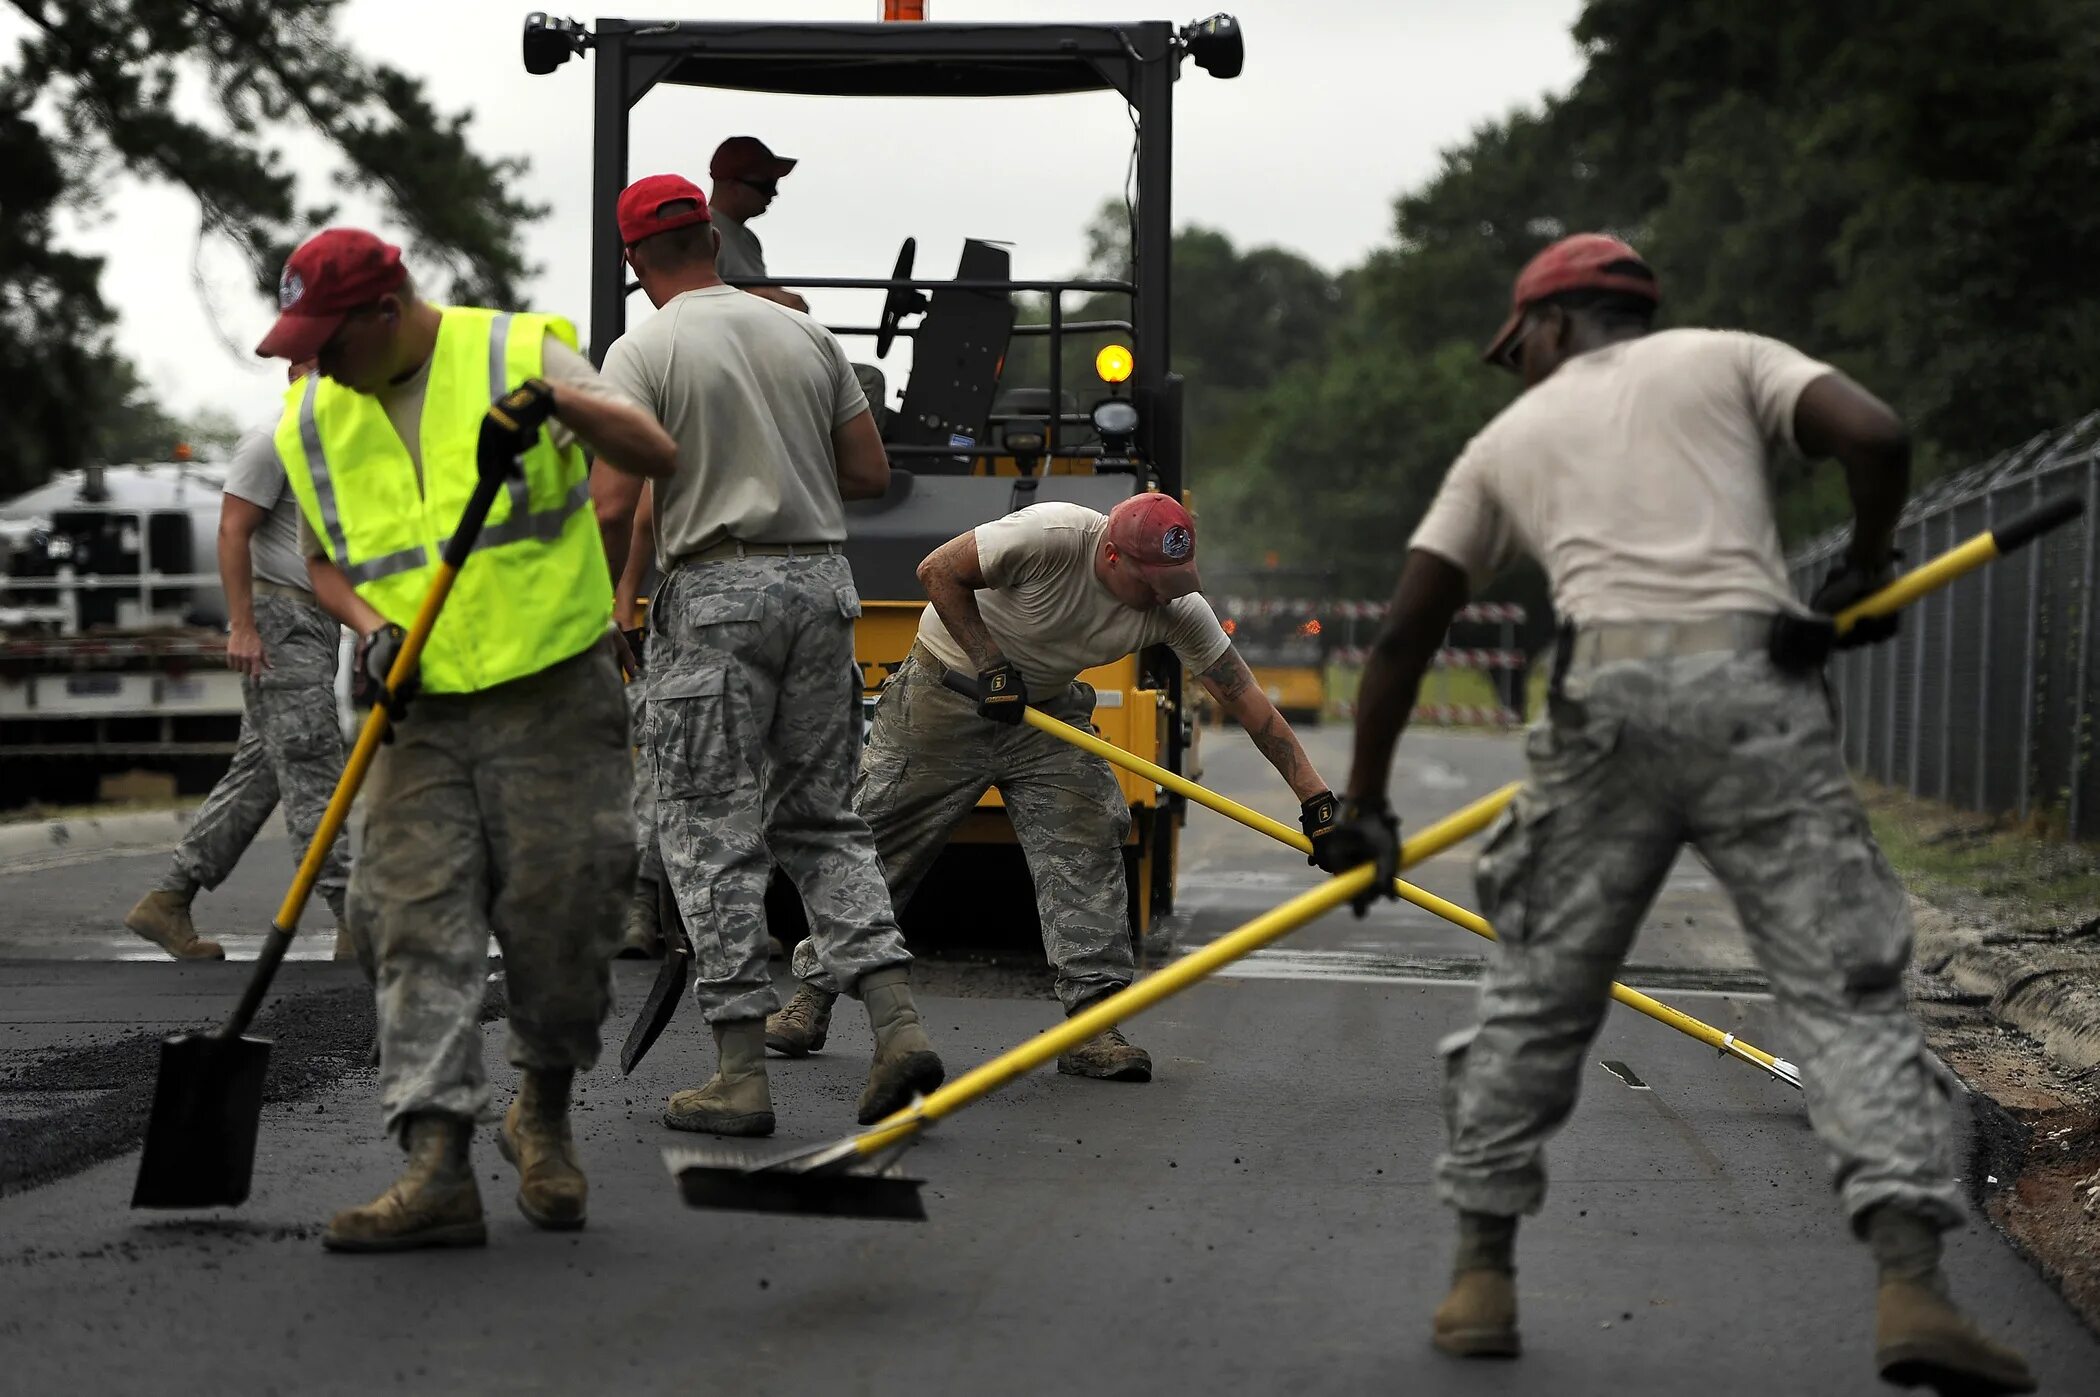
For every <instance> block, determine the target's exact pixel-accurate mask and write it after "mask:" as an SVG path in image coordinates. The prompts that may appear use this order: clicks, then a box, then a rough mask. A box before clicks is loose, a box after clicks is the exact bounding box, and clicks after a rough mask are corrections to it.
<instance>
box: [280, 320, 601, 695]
mask: <svg viewBox="0 0 2100 1397" xmlns="http://www.w3.org/2000/svg"><path fill="white" fill-rule="evenodd" d="M549 333H552V334H555V335H558V336H560V337H561V340H562V342H563V343H564V344H567V345H569V346H570V347H572V348H573V347H574V346H575V345H576V343H577V339H576V327H575V326H573V325H571V324H570V323H569V322H568V321H566V320H563V319H560V318H559V317H556V316H551V315H525V314H517V315H513V314H506V313H503V312H499V311H492V310H477V309H472V308H468V307H460V306H447V307H445V308H444V319H443V322H442V323H441V325H440V328H439V330H438V339H437V348H436V350H435V351H434V352H433V353H432V355H431V361H430V382H429V386H428V387H427V389H426V390H425V392H424V396H423V420H422V429H421V437H422V441H421V449H422V458H423V479H422V483H421V488H418V484H417V480H416V468H415V462H414V461H413V460H412V459H410V457H409V454H408V448H407V447H406V446H404V445H403V444H402V441H401V438H400V436H399V435H398V434H397V433H396V432H395V431H394V426H393V423H392V422H391V421H389V420H388V418H387V415H386V410H385V409H384V408H382V407H381V406H380V405H379V400H378V399H377V398H373V397H368V396H366V395H365V394H363V393H358V392H355V391H353V390H351V389H349V388H345V387H343V386H342V385H341V384H339V383H336V382H333V381H331V380H328V379H324V378H322V377H321V375H320V374H318V373H314V374H308V375H307V376H306V377H305V378H304V379H302V380H301V381H300V382H298V383H296V384H293V385H292V387H291V389H290V391H288V392H287V393H286V394H285V408H284V416H283V417H282V418H280V419H279V420H278V423H277V454H278V456H279V457H280V458H281V459H282V460H283V461H284V465H285V473H286V475H287V476H288V477H289V478H290V480H291V486H292V493H293V494H294V495H296V496H297V497H298V500H299V508H300V509H301V510H303V511H304V512H305V514H306V518H307V522H308V523H309V524H310V525H312V527H313V530H314V532H315V533H316V534H318V535H319V536H320V538H321V540H322V542H323V544H324V545H325V546H326V548H327V550H328V556H329V558H330V559H331V560H333V561H334V563H335V564H336V566H337V567H340V568H341V569H342V570H343V572H344V573H345V575H347V576H348V577H349V579H350V582H351V585H352V586H354V587H356V589H357V593H358V595H359V596H361V597H363V598H364V599H365V600H366V601H368V602H370V603H371V604H372V607H373V609H374V610H376V611H378V612H379V614H380V615H382V616H384V617H386V618H387V620H389V621H392V622H394V623H395V624H397V625H401V626H407V625H409V624H410V623H411V622H412V621H413V620H414V619H415V614H416V609H417V607H418V606H420V605H421V603H422V600H423V595H424V593H425V592H427V591H428V590H429V588H430V581H431V576H432V574H433V573H434V572H435V571H436V569H437V565H438V560H439V558H440V556H441V555H442V554H443V552H444V548H445V544H446V541H447V540H449V539H450V538H451V537H452V531H453V529H454V528H455V527H457V526H458V524H459V520H460V516H461V515H462V514H463V513H465V512H466V505H467V497H468V496H469V495H470V494H472V493H473V491H474V483H475V478H476V470H475V448H476V444H477V443H478V442H479V440H480V436H481V422H482V418H483V416H484V415H485V414H486V413H487V411H488V406H489V404H490V403H491V402H493V401H495V400H496V399H497V398H500V397H502V396H503V395H504V394H505V393H507V392H509V391H510V390H511V389H513V388H515V387H517V386H518V385H519V384H521V383H523V382H524V381H525V380H526V379H528V378H538V377H540V376H541V368H542V365H541V358H542V350H543V348H544V346H545V343H546V336H547V335H548V334H549ZM524 469H525V475H524V478H523V479H522V480H512V481H511V482H509V483H508V484H507V485H506V486H505V488H504V489H503V491H502V492H501V493H499V494H498V495H497V496H496V501H495V504H494V506H493V507H492V508H491V509H490V510H489V516H488V522H487V523H486V524H484V525H483V526H482V530H481V537H480V538H479V539H478V540H477V541H476V542H475V545H474V552H473V554H472V555H471V556H470V557H469V559H468V561H467V564H466V566H465V567H463V568H461V569H460V572H459V577H458V580H457V581H455V582H454V583H453V585H452V592H451V595H450V596H449V597H448V598H447V599H446V601H445V609H444V611H443V612H442V613H440V614H439V616H438V621H437V625H436V627H435V628H434V629H433V630H432V631H431V633H430V640H429V643H428V644H427V645H425V647H424V649H423V659H422V667H421V674H422V683H423V688H424V690H425V691H426V692H430V693H448V694H449V693H473V692H476V691H478V690H481V689H487V688H492V687H494V686H495V685H497V684H501V683H504V682H506V681H507V680H512V679H519V678H523V677H524V676H525V675H528V674H537V673H538V672H539V671H541V670H543V669H545V668H547V667H548V666H549V665H552V664H555V663H557V662H559V661H561V660H566V659H568V658H569V657H570V656H572V655H576V654H580V653H581V652H582V651H584V650H586V649H588V648H589V647H590V646H592V645H594V644H596V643H597V642H598V641H599V639H600V638H602V637H603V636H604V634H605V628H606V623H607V622H608V621H609V620H610V619H611V617H612V599H613V598H612V579H611V577H610V576H609V575H608V573H607V571H606V563H605V549H604V546H603V544H602V543H600V541H599V537H598V521H597V516H596V514H595V512H594V511H593V510H592V508H591V499H590V481H589V467H588V466H587V465H586V463H585V461H584V457H583V452H582V450H581V449H580V448H578V447H576V446H575V445H573V444H572V445H570V446H568V447H565V448H560V449H557V448H556V447H555V445H554V442H553V440H552V438H551V437H550V436H549V435H548V434H547V433H546V432H545V431H542V432H541V434H540V438H539V441H538V442H537V443H536V444H534V446H533V448H532V449H531V450H530V451H528V452H526V453H525V458H524Z"/></svg>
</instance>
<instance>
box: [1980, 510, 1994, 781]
mask: <svg viewBox="0 0 2100 1397" xmlns="http://www.w3.org/2000/svg"><path fill="white" fill-rule="evenodd" d="M1997 503H1998V491H1997V489H1996V487H1993V488H1991V489H1988V490H1985V491H1984V492H1983V527H1984V529H1985V530H1986V531H1988V530H1989V529H1990V528H1991V527H1992V525H1993V522H1994V521H1995V519H1996V517H1997V508H1996V506H1997ZM1994 571H1995V569H1993V568H1985V569H1984V570H1983V624H1982V625H1981V626H1980V627H1978V637H1977V642H1976V645H1977V648H1976V808H1977V809H1979V810H1989V809H1990V808H1991V780H1990V774H1989V773H1990V766H1989V764H1988V763H1989V761H1990V754H1991V574H1992V572H1994Z"/></svg>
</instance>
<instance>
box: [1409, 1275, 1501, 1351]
mask: <svg viewBox="0 0 2100 1397" xmlns="http://www.w3.org/2000/svg"><path fill="white" fill-rule="evenodd" d="M1429 1341H1430V1342H1431V1343H1433V1344H1435V1345H1436V1346H1437V1347H1438V1348H1440V1349H1442V1350H1443V1351H1444V1352H1445V1353H1452V1354H1457V1355H1458V1356H1459V1357H1460V1358H1515V1357H1516V1356H1517V1355H1518V1353H1520V1352H1522V1345H1521V1344H1520V1342H1519V1341H1518V1339H1517V1282H1516V1278H1515V1277H1514V1276H1512V1275H1511V1274H1510V1273H1509V1272H1507V1271H1493V1270H1485V1269H1480V1268H1475V1269H1472V1270H1467V1271H1460V1272H1459V1273H1458V1274H1457V1275H1456V1276H1455V1277H1453V1278H1452V1281H1451V1293H1450V1294H1449V1295H1446V1296H1445V1297H1444V1303H1443V1304H1441V1305H1439V1306H1437V1307H1436V1317H1435V1319H1434V1320H1432V1321H1431V1329H1430V1338H1429Z"/></svg>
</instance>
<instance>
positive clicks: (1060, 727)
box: [1022, 708, 1801, 1087]
mask: <svg viewBox="0 0 2100 1397" xmlns="http://www.w3.org/2000/svg"><path fill="white" fill-rule="evenodd" d="M1022 717H1023V719H1024V721H1026V722H1027V724H1028V725H1029V726H1030V727H1032V728H1036V729H1038V730H1040V731H1042V732H1046V733H1049V734H1050V735H1051V736H1052V737H1056V738H1061V739H1063V740H1064V741H1066V742H1069V743H1071V744H1072V745H1073V746H1075V747H1079V748H1083V749H1084V750H1086V751H1088V752H1091V753H1093V754H1094V755H1095V756H1097V757H1099V758H1101V759H1102V760H1103V761H1105V762H1110V763H1112V764H1114V765H1116V766H1120V767H1122V768H1123V769H1124V770H1126V771H1130V772H1135V773H1136V774H1137V775H1139V776H1143V777H1145V778H1147V779H1148V780H1152V781H1156V782H1158V783H1159V784H1160V785H1162V786H1164V787H1166V788H1167V789H1168V790H1170V791H1173V792H1175V793H1176V794H1179V795H1184V796H1187V797H1188V798H1189V799H1190V800H1193V801H1195V802H1196V803H1197V804H1199V805H1204V806H1208V807H1209V808H1210V809H1212V810H1215V811H1217V812H1218V813H1219V814H1220V815H1224V816H1227V817H1228V818H1230V819H1234V820H1238V821H1239V822H1240V823H1241V824H1243V825H1245V826H1247V828H1249V829H1252V830H1259V831H1260V832H1261V833H1263V834H1266V835H1268V836H1269V838H1271V839H1274V840H1276V841H1277V842H1278V843H1281V844H1288V845H1290V846H1291V847H1292V848H1293V849H1296V850H1297V851H1298V852H1299V853H1301V854H1310V853H1311V852H1312V841H1311V840H1310V839H1307V838H1306V837H1305V834H1304V832H1303V831H1301V830H1295V829H1292V828H1291V827H1290V826H1289V825H1287V824H1284V823H1283V822H1282V821H1281V820H1272V819H1270V818H1269V817H1268V816H1267V815H1264V814H1262V813H1261V812H1260V811H1258V810H1250V809H1248V808H1247V807H1246V806H1244V805H1241V804H1240V803H1239V802H1238V801H1236V800H1230V799H1228V798H1226V797H1225V796H1221V795H1219V794H1218V793H1217V792H1216V791H1213V790H1210V789H1209V788H1208V787H1204V786H1199V785H1197V784H1196V783H1195V782H1194V781H1191V780H1189V779H1188V778H1187V777H1186V776H1179V775H1176V774H1175V773H1174V772H1171V771H1169V770H1167V769H1166V768H1165V767H1163V766H1160V765H1158V764H1157V763H1155V762H1148V761H1146V760H1145V759H1144V758H1143V757H1140V756H1137V755H1135V754H1134V753H1130V752H1126V751H1124V750H1123V749H1122V748H1120V747H1118V746H1116V745H1115V744H1114V743H1112V742H1104V741H1102V740H1101V739H1100V738H1098V737H1096V736H1094V735H1093V734H1092V733H1090V732H1085V731H1083V730H1081V729H1079V728H1075V727H1073V726H1072V725H1071V724H1070V723H1065V722H1060V721H1058V720H1057V719H1055V718H1053V717H1051V716H1050V715H1049V714H1047V713H1044V712H1042V711H1041V710H1040V709H1036V708H1030V709H1028V710H1027V711H1026V712H1025V713H1024V714H1023V715H1022ZM1519 785H1520V783H1518V782H1511V783H1510V784H1509V785H1507V786H1504V787H1503V788H1502V789H1501V790H1499V791H1496V792H1494V793H1493V794H1492V795H1487V796H1483V797H1481V798H1480V799H1479V800H1477V801H1475V802H1473V804H1471V805H1469V806H1467V807H1466V808H1465V809H1463V810H1461V811H1459V812H1458V813H1457V814H1455V815H1451V816H1448V817H1446V818H1445V819H1443V820H1440V821H1439V822H1438V823H1437V824H1435V825H1433V826H1431V828H1430V830H1428V831H1425V832H1424V833H1423V834H1421V835H1417V836H1416V837H1415V838H1413V839H1410V840H1407V841H1406V842H1405V843H1403V844H1402V845H1401V847H1400V866H1401V867H1402V868H1407V867H1410V866H1412V865H1414V864H1416V863H1419V862H1421V861H1422V860H1423V859H1425V858H1427V857H1428V856H1429V855H1428V854H1427V853H1422V852H1418V846H1419V845H1420V843H1421V841H1422V840H1424V839H1426V838H1428V837H1429V835H1430V834H1431V833H1437V834H1441V832H1442V831H1443V830H1444V829H1445V828H1446V827H1447V826H1452V827H1456V826H1461V825H1462V826H1464V829H1465V833H1464V834H1461V835H1460V836H1459V838H1461V839H1462V838H1465V837H1466V836H1467V835H1471V834H1473V833H1475V832H1477V831H1479V830H1482V829H1485V828H1486V827H1487V826H1488V825H1490V824H1492V823H1493V822H1494V819H1495V817H1496V816H1497V815H1500V814H1501V813H1502V810H1503V807H1505V806H1507V805H1508V804H1509V802H1510V800H1511V799H1512V798H1513V797H1514V796H1515V795H1516V793H1517V790H1518V787H1519ZM1393 887H1394V888H1395V889H1396V890H1397V891H1398V892H1399V894H1400V896H1401V898H1402V899H1403V900H1405V901H1407V902H1411V903H1413V904H1414V905H1415V906H1417V907H1419V908H1421V909H1422V910H1423V911H1425V912H1434V913H1436V915H1437V916H1439V917H1442V918H1443V919H1444V920H1445V921H1447V922H1451V923H1452V924H1454V925H1456V926H1462V927H1464V928H1465V929H1466V930H1467V931H1470V932H1472V933H1473V934H1474V935H1475V936H1484V937H1486V938H1487V939H1488V940H1490V941H1492V940H1494V939H1495V930H1494V928H1493V927H1491V926H1489V925H1488V924H1487V921H1486V919H1485V918H1483V917H1481V916H1480V915H1479V914H1478V913H1477V912H1471V911H1468V910H1467V909H1465V908H1463V907H1461V906H1459V905H1458V904H1457V903H1455V902H1447V901H1445V900H1444V899H1443V898H1441V897H1438V896H1437V895H1436V894H1435V893H1432V892H1428V891H1426V890H1424V889H1422V888H1418V887H1416V886H1415V885H1414V884H1413V883H1410V882H1408V881H1407V880H1406V879H1404V878H1395V879H1394V880H1393ZM1611 997H1612V998H1613V999H1616V1000H1617V1001H1618V1002H1619V1003H1621V1004H1623V1005H1625V1006H1626V1007H1627V1008H1629V1009H1634V1010H1638V1011H1639V1012H1641V1013H1643V1014H1646V1015H1647V1016H1648V1017H1649V1018H1651V1019H1654V1020H1656V1021H1657V1022H1658V1023H1664V1024H1668V1025H1669V1026H1670V1027H1671V1028H1674V1029H1676V1030H1677V1031H1678V1032H1679V1033H1686V1034H1690V1035H1691V1036H1692V1037H1694V1038H1696V1039H1698V1040H1699V1041H1700V1042H1702V1043H1704V1044H1706V1046H1708V1047H1709V1048H1712V1049H1714V1050H1715V1051H1716V1052H1720V1053H1725V1054H1727V1055H1729V1056H1731V1057H1737V1058H1741V1059H1742V1060H1743V1061H1745V1062H1748V1063H1751V1064H1753V1065H1754V1066H1757V1067H1762V1068H1763V1069H1764V1070H1765V1071H1767V1072H1769V1073H1771V1074H1772V1075H1773V1076H1775V1077H1778V1078H1779V1079H1780V1080H1781V1081H1784V1082H1789V1083H1791V1084H1792V1085H1794V1086H1797V1087H1798V1086H1800V1085H1801V1081H1800V1077H1799V1076H1798V1074H1796V1072H1795V1070H1794V1066H1793V1064H1792V1063H1789V1062H1787V1061H1786V1060H1785V1059H1784V1058H1777V1057H1774V1056H1772V1054H1770V1053H1768V1052H1766V1051H1765V1050H1764V1049H1762V1048H1754V1047H1752V1046H1750V1044H1748V1043H1745V1042H1743V1041H1742V1040H1741V1039H1739V1038H1737V1037H1736V1036H1735V1035H1734V1034H1732V1033H1723V1032H1722V1031H1721V1030H1720V1029H1718V1028H1715V1027H1714V1026H1713V1025H1712V1024H1708V1023H1702V1022H1701V1021H1699V1020H1698V1019H1695V1018H1693V1017H1692V1016H1691V1015H1690V1014H1686V1013H1682V1012H1680V1011H1679V1010H1676V1009H1672V1008H1671V1007H1670V1006H1669V1005H1667V1004H1664V1003H1662V1002H1660V1001H1659V1000H1655V999H1651V998H1649V997H1648V996H1647V995H1645V994H1642V993H1641V992H1640V991H1639V990H1635V989H1628V988H1627V987H1626V986H1624V985H1621V984H1618V983H1616V982H1614V983H1613V985H1612V987H1611Z"/></svg>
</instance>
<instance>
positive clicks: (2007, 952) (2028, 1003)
mask: <svg viewBox="0 0 2100 1397" xmlns="http://www.w3.org/2000/svg"><path fill="white" fill-rule="evenodd" d="M1911 910H1912V915H1913V919H1914V921H1915V923H1916V927H1917V955H1916V964H1917V966H1918V968H1919V969H1921V970H1924V971H1926V972H1928V973H1930V974H1934V975H1938V976H1940V977H1942V978H1943V979H1945V980H1946V981H1947V982H1948V983H1950V984H1952V985H1953V986H1954V987H1955V988H1956V989H1958V990H1960V991H1962V992H1963V993H1964V994H1968V995H1973V996H1975V997H1976V998H1977V999H1979V1000H1982V1001H1984V1003H1985V1006H1986V1007H1987V1009H1988V1011H1989V1013H1990V1015H1991V1017H1992V1018H1995V1019H1997V1020H1998V1021H1999V1022H2000V1023H2003V1024H2006V1025H2008V1026H2010V1027H2012V1028H2016V1029H2018V1030H2020V1031H2021V1032H2022V1033H2025V1034H2026V1035H2027V1036H2028V1037H2030V1038H2032V1039H2034V1040H2035V1041H2036V1042H2037V1043H2039V1044H2041V1046H2042V1048H2043V1050H2044V1051H2046V1052H2047V1053H2048V1054H2049V1056H2050V1057H2051V1058H2053V1059H2055V1060H2056V1062H2057V1063H2059V1064H2060V1065H2061V1066H2063V1067H2064V1068H2066V1069H2068V1070H2069V1071H2071V1072H2073V1073H2079V1072H2085V1071H2088V1070H2090V1069H2092V1068H2093V1067H2095V1066H2100V942H2096V941H2094V940H2093V939H2091V938H2090V937H2087V936H2083V935H2078V936H2065V935H2059V934H2051V933H2049V932H2016V933H2006V932H2002V931H1999V932H1992V931H1987V930H1985V929H1983V928H1980V927H1976V926H1971V925H1967V924H1965V923H1963V922H1961V921H1959V920H1957V919H1956V918H1954V917H1952V916H1950V915H1949V914H1947V913H1946V912H1944V911H1941V910H1940V909H1938V908H1935V907H1933V906H1932V905H1931V904H1929V903H1925V902H1922V901H1920V900H1919V899H1917V898H1913V899H1912V900H1911Z"/></svg>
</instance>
